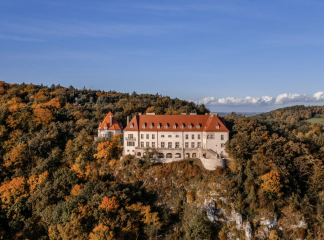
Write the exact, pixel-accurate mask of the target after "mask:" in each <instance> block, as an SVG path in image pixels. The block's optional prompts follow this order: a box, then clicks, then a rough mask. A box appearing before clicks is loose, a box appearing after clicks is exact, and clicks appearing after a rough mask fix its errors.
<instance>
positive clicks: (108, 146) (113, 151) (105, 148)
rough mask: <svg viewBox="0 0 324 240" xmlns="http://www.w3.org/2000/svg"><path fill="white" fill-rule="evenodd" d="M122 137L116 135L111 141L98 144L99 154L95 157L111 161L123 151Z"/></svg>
mask: <svg viewBox="0 0 324 240" xmlns="http://www.w3.org/2000/svg"><path fill="white" fill-rule="evenodd" d="M120 135H121V134H115V135H114V136H113V137H112V138H111V140H110V141H107V142H101V143H98V147H97V150H98V153H97V154H94V155H93V156H94V157H95V158H97V159H106V160H111V159H112V158H113V157H114V156H116V155H117V154H118V152H119V151H120V150H121V143H120Z"/></svg>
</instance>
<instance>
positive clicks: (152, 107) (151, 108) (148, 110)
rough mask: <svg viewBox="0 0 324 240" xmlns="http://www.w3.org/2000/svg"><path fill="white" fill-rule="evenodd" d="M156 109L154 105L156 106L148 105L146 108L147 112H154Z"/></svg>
mask: <svg viewBox="0 0 324 240" xmlns="http://www.w3.org/2000/svg"><path fill="white" fill-rule="evenodd" d="M154 110H155V107H154V106H151V107H148V108H147V109H146V112H147V113H150V112H154Z"/></svg>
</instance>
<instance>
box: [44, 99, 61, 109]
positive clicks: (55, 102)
mask: <svg viewBox="0 0 324 240" xmlns="http://www.w3.org/2000/svg"><path fill="white" fill-rule="evenodd" d="M61 102H62V101H61V99H59V98H53V99H51V100H50V101H48V102H47V103H45V105H46V106H50V107H55V108H60V107H61Z"/></svg>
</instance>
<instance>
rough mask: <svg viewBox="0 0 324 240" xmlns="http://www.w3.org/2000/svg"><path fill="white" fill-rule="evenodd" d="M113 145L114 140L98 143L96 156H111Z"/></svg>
mask: <svg viewBox="0 0 324 240" xmlns="http://www.w3.org/2000/svg"><path fill="white" fill-rule="evenodd" d="M111 147H112V142H110V141H107V142H102V143H98V147H97V150H98V153H97V154H95V155H93V156H94V157H95V158H97V159H99V158H106V159H108V158H110V156H111V153H110V149H111Z"/></svg>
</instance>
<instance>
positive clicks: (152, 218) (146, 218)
mask: <svg viewBox="0 0 324 240" xmlns="http://www.w3.org/2000/svg"><path fill="white" fill-rule="evenodd" d="M126 209H127V210H129V211H134V212H139V213H140V215H141V216H142V219H141V221H142V222H144V223H145V224H155V225H157V226H161V223H160V222H159V221H160V218H159V217H158V213H157V212H151V207H150V206H144V205H143V204H142V203H140V202H138V203H136V204H133V205H131V206H127V207H126Z"/></svg>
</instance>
